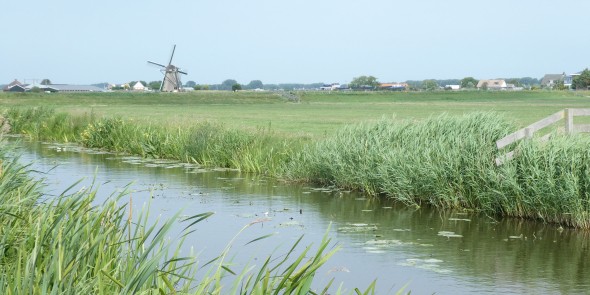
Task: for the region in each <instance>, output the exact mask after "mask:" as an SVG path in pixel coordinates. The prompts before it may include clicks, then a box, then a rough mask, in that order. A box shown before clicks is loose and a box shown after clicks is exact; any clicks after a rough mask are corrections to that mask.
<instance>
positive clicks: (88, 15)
mask: <svg viewBox="0 0 590 295" xmlns="http://www.w3.org/2000/svg"><path fill="white" fill-rule="evenodd" d="M6 2H7V3H3V4H2V6H1V7H2V8H1V11H2V13H1V16H0V28H2V35H1V41H0V84H8V83H10V82H12V81H13V80H14V79H19V80H20V81H21V82H29V83H31V82H32V81H33V79H38V80H39V81H40V80H41V79H50V80H51V82H53V83H55V84H93V83H100V82H110V83H125V82H129V81H136V80H143V81H148V82H149V81H154V80H161V78H162V74H161V73H160V71H159V68H158V67H156V66H153V65H149V64H148V63H147V61H148V60H151V61H154V62H157V63H161V64H166V63H167V62H168V60H169V58H170V54H171V52H172V47H173V46H174V44H176V46H177V47H176V52H175V55H174V59H173V64H174V65H176V66H178V67H180V68H181V69H182V70H184V71H186V72H187V73H188V75H187V76H183V78H182V80H183V82H186V81H195V82H196V83H198V84H220V83H222V82H223V81H224V80H226V79H234V80H236V81H238V82H239V83H241V84H248V83H249V82H250V81H252V80H261V81H262V82H263V83H264V84H276V83H316V82H323V83H335V82H338V83H347V82H350V81H351V80H352V79H353V78H355V77H358V76H362V75H371V76H374V77H377V78H378V80H379V81H380V82H401V81H406V80H424V79H461V78H464V77H475V78H476V79H493V78H512V77H533V78H541V77H543V75H544V74H549V73H552V74H556V73H563V72H566V73H573V72H578V71H581V70H583V69H584V68H587V67H590V37H589V36H588V32H589V31H590V29H589V28H590V15H589V12H590V1H588V0H560V1H553V0H535V1H533V0H496V1H473V0H445V1H441V0H413V1H398V0H364V1H360V0H357V1H349V0H339V1H337V0H298V1H282V0H250V1H238V0H166V1H164V0H143V1H139V0H126V1H116V0H103V1H92V2H90V1H80V0H53V1H46V0H21V1H6ZM23 80H26V81H23Z"/></svg>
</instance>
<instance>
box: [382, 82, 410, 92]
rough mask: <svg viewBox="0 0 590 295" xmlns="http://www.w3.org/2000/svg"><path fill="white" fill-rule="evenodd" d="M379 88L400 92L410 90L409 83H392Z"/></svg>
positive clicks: (383, 84)
mask: <svg viewBox="0 0 590 295" xmlns="http://www.w3.org/2000/svg"><path fill="white" fill-rule="evenodd" d="M379 88H380V89H383V90H398V91H403V90H407V89H408V88H409V86H408V83H405V82H401V83H398V82H392V83H381V84H379Z"/></svg>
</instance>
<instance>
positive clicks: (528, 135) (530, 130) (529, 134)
mask: <svg viewBox="0 0 590 295" xmlns="http://www.w3.org/2000/svg"><path fill="white" fill-rule="evenodd" d="M533 133H535V129H533V128H530V127H527V128H524V137H525V138H533Z"/></svg>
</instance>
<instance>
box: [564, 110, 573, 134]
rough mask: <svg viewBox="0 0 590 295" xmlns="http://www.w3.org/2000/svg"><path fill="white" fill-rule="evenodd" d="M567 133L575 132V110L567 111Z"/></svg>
mask: <svg viewBox="0 0 590 295" xmlns="http://www.w3.org/2000/svg"><path fill="white" fill-rule="evenodd" d="M564 111H565V133H573V132H574V110H573V109H565V110H564Z"/></svg>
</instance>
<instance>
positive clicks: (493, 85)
mask: <svg viewBox="0 0 590 295" xmlns="http://www.w3.org/2000/svg"><path fill="white" fill-rule="evenodd" d="M506 87H508V85H506V81H504V80H499V79H496V80H479V82H478V83H477V89H482V88H484V89H490V90H502V89H506Z"/></svg>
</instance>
